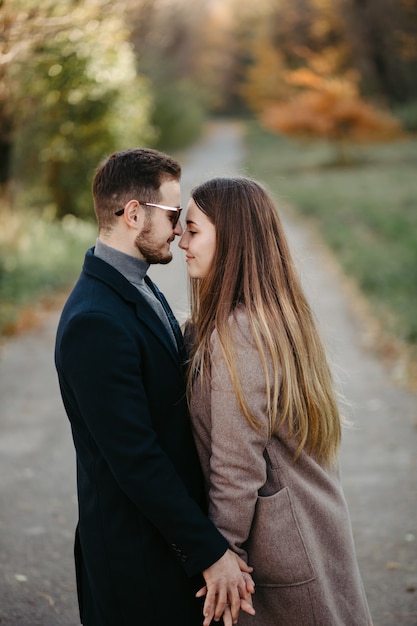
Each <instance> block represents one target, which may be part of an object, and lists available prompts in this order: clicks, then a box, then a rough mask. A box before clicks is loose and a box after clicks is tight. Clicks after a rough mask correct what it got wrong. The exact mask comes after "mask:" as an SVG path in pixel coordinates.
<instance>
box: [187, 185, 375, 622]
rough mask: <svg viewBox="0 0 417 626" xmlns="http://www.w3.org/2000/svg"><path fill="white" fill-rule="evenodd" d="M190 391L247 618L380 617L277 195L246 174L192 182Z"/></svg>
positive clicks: (322, 360)
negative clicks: (374, 611) (250, 594)
mask: <svg viewBox="0 0 417 626" xmlns="http://www.w3.org/2000/svg"><path fill="white" fill-rule="evenodd" d="M179 245H180V247H181V248H182V249H183V250H184V251H185V253H186V262H187V266H188V273H189V276H190V279H191V281H190V282H191V318H190V322H189V324H188V325H187V328H186V333H185V334H186V338H187V342H188V343H189V345H190V363H189V371H188V391H189V401H190V408H191V415H192V421H193V428H194V435H195V439H196V443H197V447H198V451H199V454H200V458H201V461H202V465H203V470H204V474H205V480H206V484H207V491H208V497H209V506H210V516H211V518H212V519H213V521H214V522H215V524H216V525H217V527H218V528H219V530H220V531H221V533H222V534H223V535H224V536H225V537H226V538H227V539H228V541H229V543H230V545H231V547H232V548H233V550H235V551H236V552H237V553H238V554H239V555H240V556H241V557H243V558H244V559H245V560H247V561H248V562H249V563H250V565H252V566H253V568H254V573H253V578H254V580H255V583H256V593H255V596H254V608H255V609H256V616H255V617H251V616H248V615H244V614H241V617H240V618H239V625H242V626H245V625H249V624H250V625H252V626H280V625H282V626H313V625H314V624H315V625H317V626H368V625H370V624H372V620H371V616H370V614H369V609H368V606H367V601H366V598H365V594H364V589H363V585H362V582H361V578H360V574H359V570H358V566H357V562H356V557H355V549H354V544H353V538H352V531H351V526H350V521H349V514H348V510H347V506H346V502H345V499H344V496H343V492H342V488H341V485H340V481H339V473H338V465H337V454H338V448H339V444H340V438H341V419H340V415H339V411H338V406H337V400H336V397H335V392H334V389H333V383H332V378H331V374H330V370H329V366H328V363H327V360H326V356H325V353H324V350H323V346H322V343H321V341H320V338H319V336H318V333H317V330H316V326H315V323H314V319H313V315H312V312H311V309H310V307H309V305H308V303H307V301H306V298H305V296H304V294H303V291H302V289H301V286H300V282H299V279H298V276H297V274H296V271H295V269H294V267H293V264H292V260H291V255H290V251H289V248H288V244H287V241H286V238H285V234H284V232H283V228H282V225H281V222H280V220H279V217H278V214H277V211H276V209H275V206H274V204H273V202H272V200H271V198H270V197H269V196H268V194H267V193H266V191H265V190H264V189H263V188H262V187H261V186H260V185H259V184H258V183H256V182H255V181H252V180H248V179H245V178H215V179H212V180H209V181H208V182H206V183H204V184H202V185H200V186H199V187H197V188H196V189H194V191H193V192H192V196H191V199H190V201H189V204H188V207H187V216H186V231H185V232H184V234H183V236H182V239H181V241H180V244H179Z"/></svg>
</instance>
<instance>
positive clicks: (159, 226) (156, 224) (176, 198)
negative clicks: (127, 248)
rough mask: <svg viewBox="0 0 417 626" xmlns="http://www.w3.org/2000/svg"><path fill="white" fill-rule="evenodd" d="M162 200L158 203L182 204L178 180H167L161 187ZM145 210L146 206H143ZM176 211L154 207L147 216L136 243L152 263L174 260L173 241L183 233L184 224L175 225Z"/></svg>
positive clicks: (175, 205)
mask: <svg viewBox="0 0 417 626" xmlns="http://www.w3.org/2000/svg"><path fill="white" fill-rule="evenodd" d="M159 190H160V193H161V195H160V200H159V201H158V204H162V205H165V206H172V207H179V206H180V184H179V182H178V181H176V180H166V181H164V182H163V183H162V185H161V186H160V188H159ZM143 210H145V207H143ZM175 217H176V211H172V212H171V211H165V210H164V209H159V208H157V207H154V208H152V209H151V213H150V214H149V215H148V216H147V217H146V219H145V222H144V225H143V228H142V230H141V231H140V233H139V234H138V235H137V237H136V239H135V245H136V247H137V249H138V250H139V252H140V254H141V256H142V257H143V258H144V259H145V261H147V262H148V263H149V264H150V265H153V264H156V263H161V264H163V265H165V264H166V263H169V262H170V261H171V260H172V252H171V250H170V246H171V243H172V242H173V241H174V239H175V237H176V236H177V235H178V236H180V235H182V232H183V230H182V226H181V223H180V222H178V223H177V224H176V225H175V226H174V222H173V220H174V219H175Z"/></svg>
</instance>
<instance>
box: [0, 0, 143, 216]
mask: <svg viewBox="0 0 417 626" xmlns="http://www.w3.org/2000/svg"><path fill="white" fill-rule="evenodd" d="M7 8H8V11H9V18H8V19H9V24H10V28H9V35H8V48H7V50H6V49H3V51H2V54H3V56H2V58H3V61H4V60H5V59H6V60H7V63H4V65H5V67H6V69H5V83H6V84H7V86H8V92H9V96H10V103H11V106H10V108H9V109H8V110H7V111H6V113H7V119H8V122H9V125H8V126H9V134H8V136H7V137H6V139H7V141H8V142H9V143H12V145H13V162H12V166H13V173H14V179H15V181H16V182H15V185H14V189H15V190H17V191H18V192H19V193H20V192H21V190H23V191H24V190H25V189H28V188H30V189H31V201H32V202H34V201H37V202H38V203H39V204H41V205H43V206H44V205H45V204H47V203H51V202H52V204H53V205H54V207H55V209H56V211H57V215H58V216H61V215H65V214H66V213H68V212H72V213H76V214H79V215H82V214H88V215H91V209H90V206H89V205H90V200H89V198H90V193H89V191H90V190H89V187H90V180H91V174H92V171H93V168H94V167H95V165H96V164H97V162H98V160H100V159H101V158H103V156H104V155H105V154H106V153H107V152H109V151H112V150H114V149H116V148H123V147H127V146H128V145H132V143H134V144H136V143H144V142H146V141H149V139H150V138H151V129H150V127H149V106H150V94H149V89H148V86H147V83H146V81H145V80H144V79H142V78H140V77H138V76H137V73H136V68H135V59H134V55H133V53H132V50H131V47H130V44H129V42H128V36H129V33H128V31H127V29H126V27H125V25H124V21H123V12H122V11H121V7H120V5H117V3H116V4H115V3H110V2H108V0H91V2H89V3H85V4H84V3H83V4H80V3H78V2H76V0H64V1H63V2H61V3H55V2H48V1H44V2H42V3H35V2H34V1H32V0H18V1H17V2H15V3H14V4H13V5H8V6H7ZM21 41H24V42H25V43H24V45H21V44H20V42H21ZM4 111H5V109H4V107H3V113H4ZM3 119H4V118H3ZM43 189H46V190H47V192H48V193H47V194H45V193H44V192H43ZM34 190H36V192H34Z"/></svg>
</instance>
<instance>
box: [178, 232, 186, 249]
mask: <svg viewBox="0 0 417 626" xmlns="http://www.w3.org/2000/svg"><path fill="white" fill-rule="evenodd" d="M186 234H187V231H184V232H183V235H182V237H181V239H180V240H179V242H178V246H179V247H180V248H182V249H183V250H185V249H186V248H187V237H186Z"/></svg>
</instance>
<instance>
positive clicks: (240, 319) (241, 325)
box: [211, 306, 255, 347]
mask: <svg viewBox="0 0 417 626" xmlns="http://www.w3.org/2000/svg"><path fill="white" fill-rule="evenodd" d="M228 322H229V330H230V335H231V337H232V340H233V343H234V344H235V346H239V345H240V346H246V347H249V346H254V345H255V343H254V339H253V331H252V328H251V323H250V319H249V315H248V313H247V311H246V309H245V308H244V307H243V306H239V307H236V309H235V310H234V311H233V313H231V314H230V316H229V319H228ZM218 341H219V336H218V332H217V329H216V328H215V329H214V330H213V332H212V334H211V344H212V346H215V345H217V344H218Z"/></svg>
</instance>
